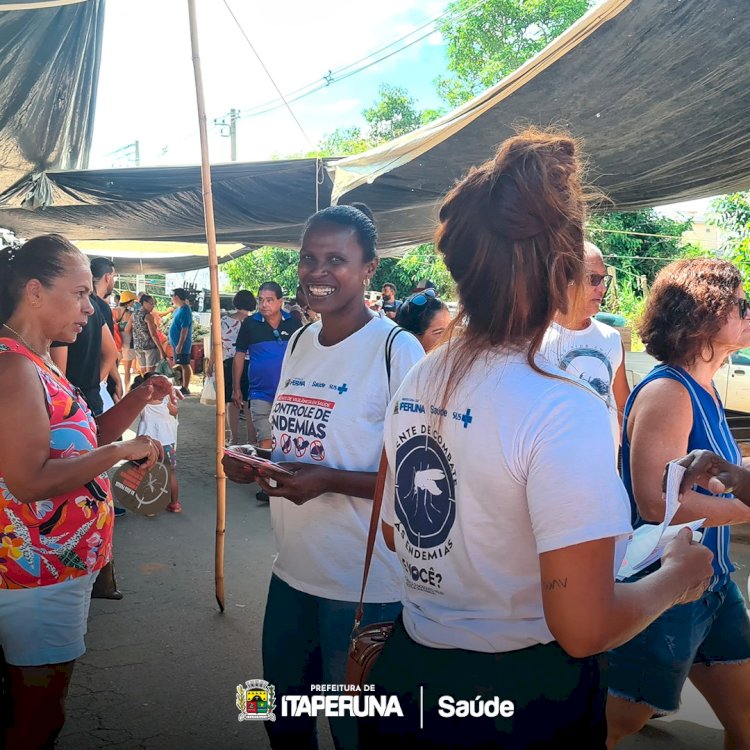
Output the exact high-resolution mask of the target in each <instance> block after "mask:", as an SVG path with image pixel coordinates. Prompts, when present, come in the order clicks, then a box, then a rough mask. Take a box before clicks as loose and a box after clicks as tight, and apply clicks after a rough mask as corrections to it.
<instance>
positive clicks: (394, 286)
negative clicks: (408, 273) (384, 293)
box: [380, 281, 398, 294]
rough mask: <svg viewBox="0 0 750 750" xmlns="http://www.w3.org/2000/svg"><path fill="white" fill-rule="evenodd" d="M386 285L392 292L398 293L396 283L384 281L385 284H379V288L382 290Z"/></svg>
mask: <svg viewBox="0 0 750 750" xmlns="http://www.w3.org/2000/svg"><path fill="white" fill-rule="evenodd" d="M386 287H388V288H389V289H393V293H394V294H398V289H397V288H396V285H395V284H393V283H392V282H390V281H386V282H385V284H383V286H381V287H380V288H381V290H382V289H385V288H386Z"/></svg>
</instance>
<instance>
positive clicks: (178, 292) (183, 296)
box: [172, 287, 188, 302]
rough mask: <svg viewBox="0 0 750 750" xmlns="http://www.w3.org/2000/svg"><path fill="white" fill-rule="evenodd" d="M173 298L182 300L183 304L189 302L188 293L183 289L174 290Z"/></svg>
mask: <svg viewBox="0 0 750 750" xmlns="http://www.w3.org/2000/svg"><path fill="white" fill-rule="evenodd" d="M172 296H173V297H178V298H179V299H181V300H182V301H183V302H185V301H186V300H187V298H188V293H187V292H186V291H185V290H184V289H182V288H181V287H180V288H178V289H173V290H172Z"/></svg>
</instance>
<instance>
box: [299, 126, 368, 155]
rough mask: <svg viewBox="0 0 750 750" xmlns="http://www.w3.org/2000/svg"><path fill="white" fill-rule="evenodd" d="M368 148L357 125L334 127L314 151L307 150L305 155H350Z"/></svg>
mask: <svg viewBox="0 0 750 750" xmlns="http://www.w3.org/2000/svg"><path fill="white" fill-rule="evenodd" d="M368 148H370V144H369V142H368V141H367V140H366V139H365V138H364V137H363V136H362V131H361V130H360V129H359V128H358V127H356V126H355V127H351V128H336V130H334V131H333V133H327V134H326V135H324V136H323V138H322V139H321V140H320V142H319V143H318V146H317V148H316V149H315V150H314V151H309V152H308V153H307V154H305V156H308V157H316V156H317V157H322V156H350V155H351V154H359V153H361V152H362V151H367V149H368Z"/></svg>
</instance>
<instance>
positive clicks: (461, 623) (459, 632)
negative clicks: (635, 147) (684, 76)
mask: <svg viewBox="0 0 750 750" xmlns="http://www.w3.org/2000/svg"><path fill="white" fill-rule="evenodd" d="M580 169H581V166H580V158H579V156H578V153H577V148H576V144H575V142H574V141H573V140H571V139H569V138H567V137H564V136H560V135H557V134H551V133H544V132H537V131H529V132H526V133H523V134H521V135H518V136H515V137H513V138H510V139H508V140H507V141H505V142H504V143H503V144H502V145H501V146H500V148H499V149H498V151H497V153H496V155H495V157H494V158H493V159H491V160H489V161H487V162H486V163H484V164H482V165H481V166H480V167H478V168H475V169H472V170H471V171H470V172H469V173H468V175H467V176H466V177H465V178H464V179H463V180H461V181H460V182H459V183H458V184H457V185H456V186H455V187H454V188H453V189H452V190H451V191H450V192H449V193H448V195H447V197H446V198H445V200H444V202H443V204H442V207H441V209H440V214H439V227H438V230H437V237H436V246H437V248H438V250H439V251H440V252H441V253H442V255H443V258H444V260H445V264H446V266H447V268H448V270H449V271H450V273H451V275H452V276H453V279H454V280H455V282H456V285H457V289H458V295H459V310H458V315H457V318H456V320H455V321H454V322H453V323H452V324H451V327H450V329H449V339H448V341H447V343H446V344H444V345H443V346H441V347H440V348H438V349H436V350H434V351H433V352H432V353H431V354H430V356H429V357H426V358H425V359H424V360H422V362H420V363H419V364H418V365H417V366H416V367H415V368H414V369H412V370H411V372H410V373H409V374H408V375H407V376H406V378H405V379H404V382H403V383H402V385H401V387H400V388H399V389H398V391H397V393H396V395H395V397H394V400H393V403H392V404H391V406H390V407H389V409H388V412H387V415H386V424H385V448H386V453H387V456H388V465H389V481H388V482H387V484H386V492H385V494H384V499H383V509H382V522H383V524H382V528H383V534H384V536H385V540H386V544H387V545H388V546H390V547H391V549H394V550H395V552H396V556H397V560H398V566H399V568H400V569H401V570H402V581H403V589H402V596H403V598H402V602H403V615H402V617H401V618H399V619H398V620H397V621H396V624H395V628H394V632H393V635H392V636H391V637H390V639H389V640H388V641H387V642H386V643H385V647H384V649H383V652H382V654H381V656H380V658H379V660H378V661H377V662H376V663H375V666H374V668H373V670H372V672H371V673H370V675H369V678H368V682H371V683H374V684H375V687H376V691H377V692H378V693H382V694H384V695H392V694H395V695H397V696H398V697H399V700H400V704H401V708H402V711H403V712H404V717H403V718H399V717H397V716H393V715H391V716H388V717H384V718H375V719H372V720H370V719H363V720H362V721H363V725H362V726H361V727H360V738H361V740H362V742H361V745H360V746H361V747H362V748H366V749H368V750H369V749H371V748H383V747H388V746H389V742H390V743H391V744H392V746H393V747H396V746H398V747H409V748H459V747H460V748H490V747H492V748H508V749H511V748H512V750H520V749H522V748H535V750H538V749H541V748H549V749H550V750H552V748H555V749H557V748H562V747H574V748H579V749H581V750H583V749H584V748H586V749H587V750H588V749H591V748H598V749H602V748H603V747H604V743H605V738H606V722H605V714H604V707H605V697H606V686H605V684H604V681H603V677H602V673H601V672H600V657H599V656H598V655H599V654H601V652H602V651H605V650H606V649H607V648H609V647H610V646H614V645H617V644H620V643H623V642H624V641H626V640H628V639H629V638H630V637H632V635H634V634H635V633H637V632H638V631H639V630H642V629H643V628H644V627H646V626H647V625H648V624H649V623H650V622H652V621H653V620H654V619H655V618H656V617H658V616H659V615H660V614H661V613H662V612H663V611H664V610H665V609H667V608H668V607H670V606H672V605H673V604H675V603H677V602H683V601H690V600H692V599H694V598H696V597H698V596H700V594H701V592H702V591H703V590H704V588H705V586H706V583H707V581H708V579H709V578H710V575H711V564H710V558H711V555H710V553H709V552H708V551H707V550H705V549H703V548H702V547H700V546H698V545H692V544H691V541H692V537H691V536H690V534H689V533H688V534H687V535H681V536H680V537H679V538H678V539H677V540H676V541H675V542H674V543H673V544H672V545H671V546H670V547H669V548H668V550H667V552H666V553H665V556H664V560H663V565H662V569H661V570H660V571H659V572H658V573H656V574H655V575H656V576H658V578H655V579H653V580H650V581H647V582H643V583H640V584H633V585H618V584H615V580H614V570H615V569H616V567H617V566H619V560H620V557H621V554H618V551H617V547H618V545H617V542H618V541H621V542H623V543H624V541H625V539H626V538H627V536H628V535H629V533H630V531H631V527H630V513H629V507H628V500H627V495H626V493H625V490H624V488H623V486H622V483H621V482H620V479H619V477H618V476H617V472H616V469H615V466H614V462H613V461H612V449H611V442H612V441H611V437H610V428H609V417H608V414H607V409H606V406H605V405H604V403H603V402H602V400H601V399H600V398H599V397H598V396H597V395H596V394H595V393H594V392H593V391H591V390H590V389H589V388H588V387H587V386H584V385H581V384H580V383H578V382H577V381H576V380H575V379H573V378H571V377H569V376H567V375H566V374H565V373H564V372H563V371H562V370H559V369H554V368H552V367H551V366H549V365H546V364H545V360H543V359H540V358H537V353H538V351H539V347H540V345H541V342H542V339H543V337H544V333H545V331H546V329H547V327H548V326H549V324H550V321H551V320H552V318H553V316H554V315H555V313H556V312H557V311H558V310H562V311H564V310H565V309H566V304H567V290H568V286H569V284H570V283H571V282H573V283H576V282H577V281H578V280H579V279H580V278H581V276H582V274H583V259H584V248H583V224H584V215H585V214H584V199H583V195H582V187H581V178H580ZM503 700H507V701H510V702H512V704H513V708H512V715H509V713H508V711H509V706H508V705H507V704H506V705H505V706H502V705H501V701H503ZM420 724H421V726H420Z"/></svg>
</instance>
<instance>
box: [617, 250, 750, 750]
mask: <svg viewBox="0 0 750 750" xmlns="http://www.w3.org/2000/svg"><path fill="white" fill-rule="evenodd" d="M640 335H641V339H642V340H643V342H644V344H645V345H646V351H647V352H648V353H649V354H651V355H652V356H653V357H656V359H658V360H659V361H660V362H661V363H662V364H660V365H658V366H657V367H655V368H654V369H653V370H652V371H651V372H650V373H649V374H648V375H647V376H646V378H644V380H642V381H641V382H640V383H639V384H638V386H637V387H636V388H634V389H633V392H632V394H631V395H630V398H629V399H628V402H627V405H626V407H625V414H624V429H623V437H622V474H623V481H624V482H625V486H626V488H627V490H628V493H629V494H630V499H631V504H632V511H633V521H634V525H636V526H640V525H641V524H643V523H661V522H662V521H663V520H664V513H665V505H664V498H663V495H662V484H661V476H662V471H663V467H664V464H665V463H666V462H667V461H671V460H674V459H676V458H680V457H681V456H684V455H685V453H687V452H688V451H697V450H709V451H712V452H714V453H717V454H719V455H720V456H721V457H722V458H723V459H724V460H725V461H728V462H730V463H733V464H737V465H739V464H740V463H741V462H742V457H741V454H740V450H739V448H738V446H737V444H736V442H735V441H734V438H733V437H732V435H731V433H730V431H729V426H728V425H727V421H726V416H725V414H724V408H723V406H722V403H721V399H720V397H719V394H718V392H717V390H716V388H715V386H714V384H713V378H714V376H715V374H716V372H717V371H718V369H719V368H720V367H721V366H722V364H723V363H724V361H725V360H726V358H727V357H728V356H729V355H730V354H731V353H732V352H735V351H737V350H738V349H742V348H743V347H746V346H750V315H748V302H747V300H746V299H745V292H744V290H743V287H742V277H741V276H740V272H739V271H738V270H737V268H735V267H734V266H733V265H732V264H731V263H728V262H727V261H724V260H716V259H706V258H694V259H685V260H680V261H677V262H676V263H672V264H670V265H669V266H667V267H666V268H664V269H663V270H662V271H660V272H659V274H658V275H657V277H656V279H655V281H654V284H653V287H652V289H651V294H650V296H649V299H648V304H647V306H646V311H645V313H644V316H643V319H642V321H641V324H640ZM746 502H747V500H745V502H743V501H742V500H740V499H737V498H736V497H734V496H732V495H731V494H729V493H725V494H723V495H711V494H709V493H708V492H707V491H706V490H702V489H699V490H697V491H693V490H688V491H686V492H684V493H683V495H682V497H681V502H680V508H679V510H678V511H677V515H676V516H675V518H674V521H673V523H675V524H679V523H684V522H687V521H695V520H699V519H703V518H705V519H706V522H705V524H704V528H703V539H702V544H703V545H704V546H705V547H706V548H707V549H710V550H711V551H712V552H713V555H714V558H713V576H712V578H711V581H710V584H709V586H708V590H707V591H706V592H705V594H704V595H703V596H702V597H701V598H700V599H699V600H697V601H695V602H693V603H691V604H688V605H687V606H682V607H674V608H672V609H670V610H669V611H667V612H665V613H664V614H663V615H662V616H661V617H660V618H659V619H658V620H656V622H654V623H653V624H652V625H651V626H650V627H649V628H647V629H646V630H645V631H643V632H642V633H640V634H639V635H637V636H636V637H635V638H633V639H632V640H631V641H630V642H628V643H626V644H624V645H623V646H621V647H620V648H617V649H615V650H614V651H612V652H611V653H610V665H609V684H610V692H611V694H610V697H609V700H608V703H607V721H608V724H609V747H614V746H615V745H616V744H617V742H618V741H619V740H621V739H622V738H623V737H626V736H627V735H630V734H633V733H635V732H637V731H639V730H640V729H641V727H643V725H644V724H645V723H646V722H647V721H648V720H649V719H650V718H651V717H652V716H654V715H656V716H663V715H666V714H669V713H672V712H674V711H676V710H677V709H678V707H679V703H680V693H681V692H682V686H683V685H684V683H685V680H686V679H687V678H688V677H689V678H690V681H691V682H692V683H693V684H694V685H695V687H696V688H697V689H698V690H699V691H700V692H701V693H702V694H703V696H704V697H705V698H706V700H707V701H708V703H709V704H710V705H711V708H712V709H713V710H714V712H715V713H716V715H717V717H718V718H719V720H720V721H721V723H722V724H723V725H724V729H725V747H727V748H750V620H748V616H747V612H746V609H745V603H744V600H743V598H742V594H741V593H740V591H739V589H738V588H737V586H736V584H735V583H733V582H732V580H731V578H730V573H731V572H732V571H733V570H734V566H733V565H732V563H731V561H730V559H729V526H730V525H731V524H736V523H747V522H749V521H750V508H748V506H747V505H746V504H745V503H746ZM655 568H658V564H657V565H656V566H653V567H651V568H647V569H646V570H645V571H643V572H642V573H641V574H638V576H636V577H635V579H636V580H637V581H638V582H640V583H642V582H643V581H648V580H649V579H650V578H651V577H652V576H653V575H657V572H653V571H654V570H655ZM633 585H636V584H633Z"/></svg>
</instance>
